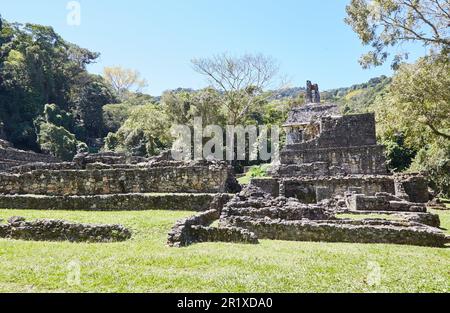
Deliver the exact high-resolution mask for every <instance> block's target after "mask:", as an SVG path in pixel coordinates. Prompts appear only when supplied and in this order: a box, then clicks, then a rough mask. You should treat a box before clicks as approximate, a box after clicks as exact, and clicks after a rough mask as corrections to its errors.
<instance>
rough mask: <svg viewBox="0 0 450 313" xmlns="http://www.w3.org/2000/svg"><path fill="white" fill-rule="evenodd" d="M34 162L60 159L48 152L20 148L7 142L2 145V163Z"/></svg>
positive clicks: (52, 161)
mask: <svg viewBox="0 0 450 313" xmlns="http://www.w3.org/2000/svg"><path fill="white" fill-rule="evenodd" d="M34 162H45V163H55V162H59V161H58V159H56V158H54V157H52V156H50V155H47V154H39V153H34V152H31V151H23V150H18V149H15V148H13V147H11V146H9V145H8V144H6V143H3V144H1V145H0V163H5V164H8V163H9V164H14V165H20V164H26V163H34ZM5 169H7V168H5Z"/></svg>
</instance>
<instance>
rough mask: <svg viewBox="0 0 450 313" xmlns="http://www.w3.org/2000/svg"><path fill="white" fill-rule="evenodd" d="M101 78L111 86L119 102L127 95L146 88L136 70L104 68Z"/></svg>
mask: <svg viewBox="0 0 450 313" xmlns="http://www.w3.org/2000/svg"><path fill="white" fill-rule="evenodd" d="M103 77H104V78H105V80H106V82H107V83H108V84H109V85H110V86H111V88H112V90H113V91H114V92H115V93H116V95H117V96H118V98H119V99H120V100H122V101H123V100H125V99H126V98H127V95H129V94H130V93H134V92H140V91H141V90H142V88H144V87H146V86H147V82H146V80H145V79H143V78H141V74H140V73H139V72H138V71H136V70H131V69H125V68H123V67H120V66H117V67H105V68H104V69H103Z"/></svg>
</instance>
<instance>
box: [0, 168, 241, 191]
mask: <svg viewBox="0 0 450 313" xmlns="http://www.w3.org/2000/svg"><path fill="white" fill-rule="evenodd" d="M233 180H234V176H233V175H232V174H231V172H230V169H229V168H228V167H227V166H224V165H210V166H190V165H186V166H177V167H150V168H133V169H104V170H57V171H53V170H50V171H47V170H36V171H32V172H29V173H23V174H6V173H2V174H0V193H3V194H40V195H55V196H62V195H104V194H126V193H152V192H156V193H174V192H178V193H225V192H227V191H228V189H229V188H231V187H230V185H232V182H233ZM232 187H235V186H232Z"/></svg>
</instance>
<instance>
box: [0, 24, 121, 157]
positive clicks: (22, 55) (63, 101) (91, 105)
mask: <svg viewBox="0 0 450 313" xmlns="http://www.w3.org/2000/svg"><path fill="white" fill-rule="evenodd" d="M98 56H99V54H97V53H94V52H91V51H88V50H86V49H83V48H80V47H78V46H77V45H75V44H72V43H69V42H67V41H65V40H64V39H63V38H61V37H60V36H59V35H58V34H56V33H55V32H54V30H53V29H52V28H51V27H46V26H41V25H35V24H26V25H20V24H15V23H9V22H7V21H5V20H2V19H0V135H1V136H2V137H5V138H6V139H7V140H9V141H11V142H12V143H13V144H14V145H15V146H16V147H18V148H22V149H31V150H35V151H41V150H42V151H44V152H48V153H51V154H54V155H56V156H58V157H60V158H62V159H70V158H71V157H73V155H74V154H75V153H76V152H77V150H85V149H86V148H87V147H86V145H85V142H89V140H90V138H98V137H102V136H105V135H106V130H105V128H104V125H103V122H102V121H103V119H102V107H103V106H104V105H105V104H108V103H112V102H115V101H116V100H115V97H114V95H113V93H112V92H111V90H110V88H109V87H108V86H107V84H105V82H104V80H103V78H102V77H99V76H96V75H92V74H90V73H88V72H87V71H86V66H87V65H88V64H90V63H92V62H95V60H96V59H97V57H98Z"/></svg>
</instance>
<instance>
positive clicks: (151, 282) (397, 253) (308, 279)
mask: <svg viewBox="0 0 450 313" xmlns="http://www.w3.org/2000/svg"><path fill="white" fill-rule="evenodd" d="M440 214H441V215H442V217H443V224H444V227H446V228H449V229H450V212H440ZM14 215H20V216H25V217H27V218H43V217H45V218H63V219H66V220H71V221H80V222H96V223H122V224H124V225H126V226H128V227H131V228H132V229H134V231H135V236H134V238H133V240H131V241H128V242H125V243H115V244H70V243H42V242H40V243H39V242H24V241H8V240H1V239H0V292H47V291H50V292H61V291H63V292H65V291H75V292H79V291H81V292H93V291H97V292H181V291H184V292H350V291H353V292H380V291H381V292H394V291H395V292H443V291H447V292H448V291H449V287H450V286H449V284H450V273H449V266H450V250H449V249H435V248H421V247H409V246H397V245H362V244H328V243H302V242H279V241H278V242H277V241H262V243H261V244H260V245H257V246H250V245H236V244H224V243H207V244H198V245H193V246H191V247H188V248H183V249H176V248H168V247H166V246H165V241H166V234H167V232H168V231H169V229H170V228H171V226H172V225H173V223H174V222H175V221H176V220H177V219H180V218H183V217H186V216H189V215H192V213H190V212H162V211H152V212H42V211H40V212H39V211H7V210H0V218H8V217H11V216H14ZM71 261H78V262H79V264H80V266H81V284H80V285H79V286H73V285H72V286H71V285H69V284H68V283H67V275H68V273H69V268H68V264H69V262H71ZM370 262H376V263H377V264H379V265H380V267H381V284H379V285H377V286H370V285H369V284H368V283H367V279H368V277H369V276H370V271H369V270H368V268H370V267H371V265H370V264H371V263H370Z"/></svg>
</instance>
